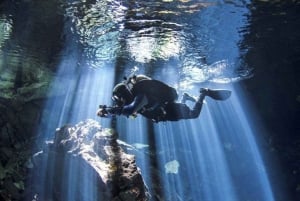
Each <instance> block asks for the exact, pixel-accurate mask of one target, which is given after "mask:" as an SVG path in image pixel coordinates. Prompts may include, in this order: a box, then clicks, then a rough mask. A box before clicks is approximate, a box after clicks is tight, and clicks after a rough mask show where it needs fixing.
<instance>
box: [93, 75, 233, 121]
mask: <svg viewBox="0 0 300 201" xmlns="http://www.w3.org/2000/svg"><path fill="white" fill-rule="evenodd" d="M199 92H200V94H199V96H198V98H194V97H192V96H190V95H189V94H187V93H184V94H183V97H182V100H181V102H176V100H177V98H178V95H177V91H176V90H175V89H174V88H172V87H170V86H168V85H167V84H165V83H163V82H161V81H158V80H154V79H151V78H150V77H147V76H145V75H133V76H131V77H129V78H128V79H126V80H125V81H123V82H121V83H119V84H117V85H116V86H115V87H114V89H113V96H112V99H113V101H114V106H111V107H108V106H106V105H100V106H99V110H98V111H97V115H98V116H99V117H111V116H115V115H125V116H127V117H129V116H133V117H135V116H137V114H141V115H143V116H144V117H146V118H148V119H151V120H152V121H154V122H161V121H178V120H181V119H195V118H197V117H198V116H199V115H200V112H201V109H202V105H203V101H204V99H205V97H206V96H209V97H211V98H213V99H215V100H226V99H227V98H229V97H230V95H231V91H229V90H224V89H217V90H213V89H208V88H201V89H200V91H199ZM187 100H189V101H192V102H195V105H194V106H193V108H189V107H188V106H187V105H186V104H185V102H186V101H187Z"/></svg>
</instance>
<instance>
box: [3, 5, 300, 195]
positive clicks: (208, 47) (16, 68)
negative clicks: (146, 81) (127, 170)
mask: <svg viewBox="0 0 300 201" xmlns="http://www.w3.org/2000/svg"><path fill="white" fill-rule="evenodd" d="M258 2H259V3H262V4H263V3H270V2H271V1H267V0H261V1H254V0H253V1H250V0H214V1H212V0H209V1H197V0H177V1H175V0H149V1H131V0H127V1H121V0H119V1H113V0H106V1H105V0H102V1H101V0H81V1H79V0H78V1H76V0H73V1H72V0H57V1H55V0H53V1H31V0H15V1H8V0H7V1H4V2H3V3H1V4H0V71H1V74H0V80H1V81H4V82H6V81H11V80H10V79H15V81H13V85H14V86H11V88H10V89H11V90H10V91H9V90H8V91H7V93H5V96H6V95H7V96H9V95H10V94H9V93H13V92H11V91H13V90H14V89H20V88H22V87H23V88H26V87H27V86H29V88H30V87H32V85H33V84H36V83H38V84H41V85H42V84H44V83H46V84H49V83H51V84H50V86H51V87H50V89H49V94H55V96H54V98H53V97H52V99H51V100H48V101H47V103H45V108H44V109H45V111H46V112H45V113H44V114H42V115H41V116H42V117H41V118H40V122H39V123H40V125H39V126H40V128H38V129H37V130H38V131H37V132H38V136H39V137H40V138H42V139H39V140H42V141H43V140H45V139H49V138H50V139H51V138H52V137H53V133H54V130H55V129H56V128H57V127H59V126H62V125H63V124H65V123H70V122H71V123H77V122H78V121H81V120H83V119H86V118H97V117H96V115H95V110H96V109H97V106H98V104H110V103H111V99H110V95H111V89H112V87H113V86H114V84H115V83H116V82H120V81H121V80H122V78H123V76H126V75H129V74H130V73H132V72H136V73H145V74H147V75H149V76H152V77H154V78H156V79H159V80H163V81H165V82H166V83H168V84H170V85H172V86H174V87H176V88H177V89H178V91H179V94H181V93H182V92H183V91H185V90H188V91H189V92H191V93H193V94H198V93H199V92H198V89H199V87H200V86H201V87H203V86H209V87H214V88H217V87H222V88H227V89H230V90H232V91H233V95H232V97H231V99H230V100H228V101H224V102H222V103H219V102H215V101H212V100H210V99H208V100H207V102H206V103H205V105H204V109H203V112H202V113H201V120H199V119H196V120H191V121H181V122H176V123H165V124H153V123H152V122H149V121H146V120H145V119H143V118H140V117H138V118H137V119H136V120H135V121H130V120H129V119H127V118H121V117H120V118H118V119H117V124H114V125H113V126H114V127H116V129H117V130H118V131H121V132H120V135H119V136H120V139H121V140H125V141H126V142H128V143H130V144H135V145H139V148H137V149H144V148H145V147H146V148H149V149H150V150H148V151H144V150H141V151H140V150H139V151H138V152H137V153H135V154H136V156H137V163H138V165H139V166H140V167H141V169H142V173H143V176H144V177H145V180H146V182H147V184H148V185H149V188H150V189H151V190H150V191H152V192H155V193H156V196H157V197H156V198H157V199H158V197H159V196H161V197H164V198H165V200H170V201H171V200H172V201H174V200H178V201H181V200H193V201H196V200H199V198H200V199H201V200H205V201H220V200H222V201H223V200H224V201H241V200H263V201H274V200H275V199H274V196H273V193H274V192H273V189H272V185H271V184H270V181H269V178H268V172H267V168H266V167H265V162H264V160H263V157H262V156H261V153H260V147H259V143H257V141H259V140H258V139H259V138H258V137H257V136H259V135H260V134H261V133H260V131H258V130H259V129H258V128H256V125H257V127H259V126H258V124H256V121H255V120H253V119H251V115H250V114H252V112H253V111H254V110H253V111H252V108H251V107H250V106H248V105H247V100H246V99H243V96H242V95H243V92H242V90H239V88H238V87H236V88H235V87H234V86H233V84H232V83H236V82H239V81H240V80H245V79H248V78H251V77H252V76H253V68H254V67H253V66H251V65H249V63H250V62H249V54H248V53H249V51H251V50H252V48H253V47H252V46H251V44H256V41H257V40H258V41H259V40H264V39H265V38H264V36H265V35H264V32H260V29H262V28H261V27H265V25H266V24H268V23H269V21H267V22H268V23H267V22H265V21H263V20H262V21H260V18H259V19H257V18H254V17H253V16H252V15H253V14H254V13H256V11H257V8H256V5H257V4H259V3H258ZM282 2H283V1H276V5H277V3H278V5H279V6H282V5H281V3H282ZM274 4H275V3H274ZM268 5H272V4H271V3H270V4H267V6H266V5H264V6H266V7H264V9H259V11H260V12H261V11H266V8H268ZM274 7H275V8H276V6H274ZM260 14H261V15H264V12H262V13H260ZM256 15H258V14H257V13H256ZM277 15H278V16H286V15H287V13H286V12H281V11H280V10H276V9H275V11H274V13H273V12H271V14H269V16H277ZM263 19H265V18H263ZM288 20H290V21H294V20H295V19H294V18H287V19H285V20H283V21H282V24H281V25H286V24H287V23H286V21H288ZM255 23H257V24H256V26H255V27H252V25H253V24H255ZM270 23H271V24H270V25H269V24H268V25H269V27H268V28H267V29H263V30H267V32H268V33H269V31H270V33H273V32H272V31H274V30H276V29H275V28H276V27H277V26H276V21H273V22H270ZM251 28H252V30H251V31H253V29H254V31H257V30H255V28H257V29H258V31H257V32H256V33H257V34H255V35H251V36H249V32H250V29H251ZM286 28H287V30H289V29H288V28H289V26H286ZM276 33H278V32H277V31H276ZM273 34H274V33H273ZM266 35H268V34H266ZM270 35H271V34H269V36H270ZM269 36H268V37H269ZM268 37H266V38H268ZM291 37H294V38H297V34H295V33H294V32H292V34H291ZM271 41H272V40H271ZM273 42H274V41H273ZM274 44H275V43H274ZM256 45H257V46H259V45H260V43H258V44H256ZM274 49H280V47H276V48H274ZM261 53H264V52H263V51H262V52H261ZM267 53H269V52H267ZM269 54H270V55H272V53H269ZM283 54H284V53H283ZM253 55H254V56H253ZM251 56H252V57H251ZM278 56H280V55H278ZM245 58H248V60H245ZM250 58H252V60H255V61H257V62H258V63H259V62H260V60H259V59H257V58H259V57H257V54H253V53H252V54H250ZM288 58H290V57H288ZM256 59H257V60H256ZM292 59H295V58H294V57H292ZM296 59H298V58H296ZM252 60H251V61H252ZM271 70H272V69H271ZM11 74H13V75H14V74H15V77H14V78H11V77H10V76H9V75H11ZM270 80H271V79H270ZM61 83H63V85H61ZM34 86H35V85H34ZM38 89H39V88H38ZM15 91H16V93H19V92H20V91H21V90H15ZM56 96H59V97H58V98H57V97H56ZM38 98H39V97H38ZM253 116H255V115H253ZM99 121H100V122H101V124H102V125H104V126H111V125H112V124H111V122H110V121H109V120H108V121H107V120H103V119H100V120H99ZM40 142H41V141H38V142H37V144H39V143H40ZM153 166H154V168H157V169H158V171H160V172H161V175H160V176H161V177H160V178H158V179H157V181H156V180H155V178H152V177H151V176H153V175H151V174H153V172H151V171H153V169H152V167H153ZM69 168H70V169H71V168H72V167H71V165H70V164H66V169H69ZM41 171H43V170H41ZM83 171H84V170H83ZM45 174H46V173H45ZM73 176H74V175H71V174H70V177H72V178H70V181H71V180H72V181H73V180H76V179H74V178H73ZM89 179H91V178H88V177H87V178H86V180H87V182H89V181H90V180H89ZM252 179H253V180H254V181H255V182H254V183H252V182H249V181H251V180H252ZM37 180H38V183H40V184H44V183H43V182H44V178H37ZM154 180H155V181H154ZM66 183H67V181H66ZM44 185H45V186H46V187H45V188H44V189H43V190H45V191H46V190H47V188H48V186H47V183H45V184H44ZM159 185H161V186H159ZM91 186H93V185H92V183H91ZM158 186H159V188H158ZM153 189H154V190H153ZM89 192H93V193H95V192H97V190H96V189H94V188H91V189H89ZM66 193H69V194H70V195H74V193H76V189H71V188H70V189H68V192H66ZM93 193H91V194H88V196H90V198H91V200H93V199H95V197H92V196H93ZM46 194H47V193H46ZM95 194H96V193H95ZM278 194H279V193H278ZM64 196H65V197H67V198H68V195H62V198H65V197H64ZM69 200H72V199H71V198H69ZM284 201H286V200H284Z"/></svg>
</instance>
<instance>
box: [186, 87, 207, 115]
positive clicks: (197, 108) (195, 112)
mask: <svg viewBox="0 0 300 201" xmlns="http://www.w3.org/2000/svg"><path fill="white" fill-rule="evenodd" d="M207 93H208V89H207V88H201V89H200V95H199V97H198V99H197V101H196V103H195V105H194V107H193V109H192V110H191V112H190V118H197V117H198V116H199V115H200V112H201V110H202V105H203V101H204V99H205V96H206V95H207Z"/></svg>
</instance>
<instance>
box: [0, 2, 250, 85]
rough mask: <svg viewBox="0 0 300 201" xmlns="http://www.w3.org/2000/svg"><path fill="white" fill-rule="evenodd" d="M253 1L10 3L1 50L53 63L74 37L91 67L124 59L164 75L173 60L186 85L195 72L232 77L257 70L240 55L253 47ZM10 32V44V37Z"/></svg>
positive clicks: (121, 64)
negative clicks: (247, 42)
mask: <svg viewBox="0 0 300 201" xmlns="http://www.w3.org/2000/svg"><path fill="white" fill-rule="evenodd" d="M248 4H249V2H247V1H228V2H226V1H203V2H201V1H153V0H152V1H66V2H63V1H57V2H55V1H52V2H48V3H46V2H38V3H36V2H31V1H20V2H19V3H18V4H15V5H13V4H9V3H7V4H4V6H3V8H4V9H5V10H6V11H5V12H6V15H2V17H1V21H0V22H1V29H2V30H3V32H2V33H3V36H2V37H1V44H2V46H3V47H2V54H1V55H2V56H3V54H4V52H5V54H9V55H10V56H11V57H10V58H12V59H11V61H13V60H15V61H18V62H22V60H23V59H24V55H26V60H27V61H28V60H30V62H37V65H49V64H50V65H52V62H54V61H55V60H59V57H61V56H63V55H62V54H65V53H62V51H61V48H62V46H63V45H64V44H65V43H69V44H70V43H72V45H73V46H74V45H76V46H77V47H78V48H81V50H82V55H81V57H82V58H81V59H80V60H81V62H84V63H87V64H88V66H89V67H92V68H101V67H103V66H105V65H106V64H109V65H111V64H113V63H117V64H116V65H117V68H120V69H122V68H127V69H131V68H133V67H134V66H136V67H138V68H139V69H142V70H141V71H147V72H158V74H160V75H162V68H165V69H166V68H169V69H170V70H169V71H175V72H178V71H179V72H180V79H181V82H182V83H181V85H182V87H183V86H188V85H190V84H191V83H190V82H191V80H192V81H193V82H198V83H201V82H205V81H213V82H222V83H228V82H232V81H237V80H240V79H243V78H247V77H249V76H251V68H250V67H249V68H248V67H247V66H244V65H243V62H242V61H241V52H243V53H245V52H246V51H247V49H243V50H240V47H239V43H240V42H241V40H242V39H243V34H244V33H246V32H247V19H248V17H249V15H250V13H249V11H248V9H247V5H248ZM7 8H9V9H7ZM23 8H24V9H23ZM20 11H21V12H20ZM22 21H23V22H22ZM11 27H15V29H14V32H12V31H11V30H12V29H11ZM225 29H226V32H224V30H225ZM21 32H22V33H21ZM9 37H11V41H10V44H9V43H4V42H5V40H6V39H7V38H9ZM3 51H4V52H3ZM20 60H21V61H20ZM82 66H83V65H82ZM127 71H129V70H127ZM174 76H176V75H174ZM177 76H178V75H177Z"/></svg>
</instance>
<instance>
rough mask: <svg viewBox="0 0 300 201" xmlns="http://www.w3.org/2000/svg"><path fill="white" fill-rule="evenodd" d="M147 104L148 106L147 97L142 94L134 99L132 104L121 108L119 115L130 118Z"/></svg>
mask: <svg viewBox="0 0 300 201" xmlns="http://www.w3.org/2000/svg"><path fill="white" fill-rule="evenodd" d="M147 104H148V100H147V97H146V96H145V95H144V94H141V95H138V96H136V97H135V98H134V100H133V101H132V103H130V104H129V105H125V106H124V107H123V109H122V111H121V114H122V115H125V116H130V115H132V114H135V113H136V112H138V111H139V110H140V109H142V108H143V107H144V106H145V105H147Z"/></svg>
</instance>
